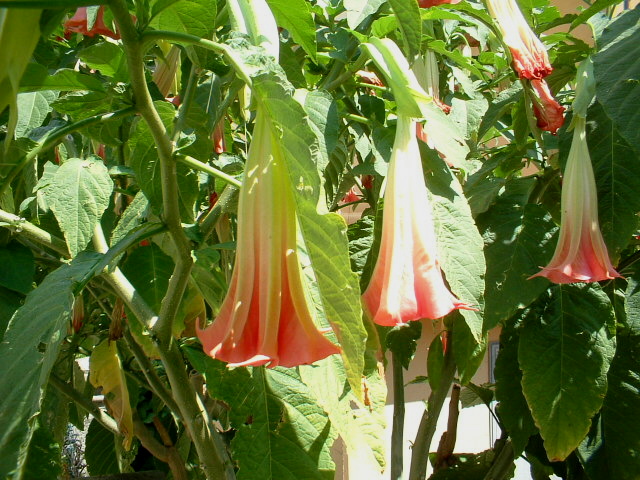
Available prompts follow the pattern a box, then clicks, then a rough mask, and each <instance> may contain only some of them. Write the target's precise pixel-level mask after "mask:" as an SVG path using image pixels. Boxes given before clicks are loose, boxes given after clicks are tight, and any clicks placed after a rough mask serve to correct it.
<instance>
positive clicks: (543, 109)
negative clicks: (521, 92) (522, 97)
mask: <svg viewBox="0 0 640 480" xmlns="http://www.w3.org/2000/svg"><path fill="white" fill-rule="evenodd" d="M531 86H532V87H533V88H534V90H535V92H536V94H537V97H534V99H533V113H534V115H535V116H536V119H537V120H538V122H537V125H538V128H540V129H542V130H546V131H547V132H551V133H553V134H554V135H555V134H556V132H557V131H558V129H559V128H560V127H561V126H562V124H563V123H564V107H563V106H562V105H560V104H559V103H558V102H557V101H556V99H555V98H553V95H552V94H551V91H550V90H549V85H547V82H545V81H544V80H531Z"/></svg>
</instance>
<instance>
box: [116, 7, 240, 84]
mask: <svg viewBox="0 0 640 480" xmlns="http://www.w3.org/2000/svg"><path fill="white" fill-rule="evenodd" d="M113 1H121V0H113ZM123 39H124V36H123ZM141 40H142V41H143V42H144V43H145V44H147V43H151V42H154V41H157V40H166V41H168V42H173V43H180V44H187V45H197V46H199V47H202V48H206V49H207V50H211V51H214V52H216V53H218V54H220V55H224V56H225V57H226V58H227V60H228V61H229V63H230V64H231V66H233V68H234V69H235V71H236V73H237V74H238V75H239V76H240V78H242V80H244V82H245V83H246V84H247V85H251V78H250V77H249V75H248V74H247V73H246V71H245V67H244V65H243V63H242V61H241V60H240V59H239V58H238V57H237V54H236V53H235V52H234V51H233V49H232V48H231V47H229V46H227V45H225V44H223V43H216V42H214V41H212V40H206V39H204V38H200V37H196V36H195V35H189V34H188V33H179V32H169V31H166V30H150V31H148V32H144V33H143V34H142V36H141Z"/></svg>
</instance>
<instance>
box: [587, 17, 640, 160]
mask: <svg viewBox="0 0 640 480" xmlns="http://www.w3.org/2000/svg"><path fill="white" fill-rule="evenodd" d="M629 14H633V13H632V12H630V13H626V14H624V15H621V16H619V17H618V18H617V19H616V20H614V21H613V22H612V23H611V24H610V25H609V26H607V28H606V29H605V34H607V35H610V36H611V37H608V38H614V40H613V41H612V42H611V43H609V44H607V45H604V46H603V49H602V50H601V51H600V52H598V53H597V54H596V55H595V57H594V72H595V77H596V96H597V98H598V101H599V102H600V104H601V105H602V107H603V108H604V110H605V112H606V114H607V115H608V116H609V118H611V121H612V123H613V125H614V126H615V127H616V128H617V130H618V132H619V133H620V135H621V136H622V137H623V138H624V139H625V140H626V141H627V142H629V144H630V145H631V146H632V147H633V148H634V149H635V150H636V151H640V130H639V129H638V128H636V126H637V124H638V123H639V122H640V108H638V107H639V106H640V64H639V63H638V62H637V61H636V59H637V58H638V56H639V55H640V25H638V24H635V25H634V26H633V27H631V28H628V25H627V24H626V21H625V17H626V16H627V15H629ZM605 34H603V38H605Z"/></svg>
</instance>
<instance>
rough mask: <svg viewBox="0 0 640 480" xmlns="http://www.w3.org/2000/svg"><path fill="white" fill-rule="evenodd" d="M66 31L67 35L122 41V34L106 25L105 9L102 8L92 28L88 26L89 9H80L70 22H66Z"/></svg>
mask: <svg viewBox="0 0 640 480" xmlns="http://www.w3.org/2000/svg"><path fill="white" fill-rule="evenodd" d="M64 31H65V34H66V33H67V32H76V33H81V34H83V35H86V36H88V37H95V36H96V35H105V36H107V37H111V38H113V39H115V40H119V39H120V34H119V33H118V32H114V31H113V30H111V29H110V28H109V27H107V26H106V25H105V23H104V7H100V8H99V9H98V14H97V15H96V21H95V23H94V24H93V26H92V27H91V29H89V28H88V25H87V7H80V8H78V9H77V10H76V13H75V14H74V15H73V17H71V18H70V19H69V20H67V21H66V22H64Z"/></svg>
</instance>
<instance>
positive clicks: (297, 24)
mask: <svg viewBox="0 0 640 480" xmlns="http://www.w3.org/2000/svg"><path fill="white" fill-rule="evenodd" d="M267 3H268V4H269V8H270V9H271V11H272V12H273V16H274V17H276V23H277V24H278V25H279V26H281V27H283V28H286V29H287V30H288V31H289V33H290V34H291V36H292V37H293V40H294V41H295V42H296V43H298V44H299V45H300V46H301V47H302V48H303V49H304V51H305V52H307V53H308V54H309V56H310V57H311V58H312V59H315V58H316V53H317V46H316V26H315V23H314V22H313V17H312V16H311V10H310V8H309V3H308V2H307V1H306V0H267Z"/></svg>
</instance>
